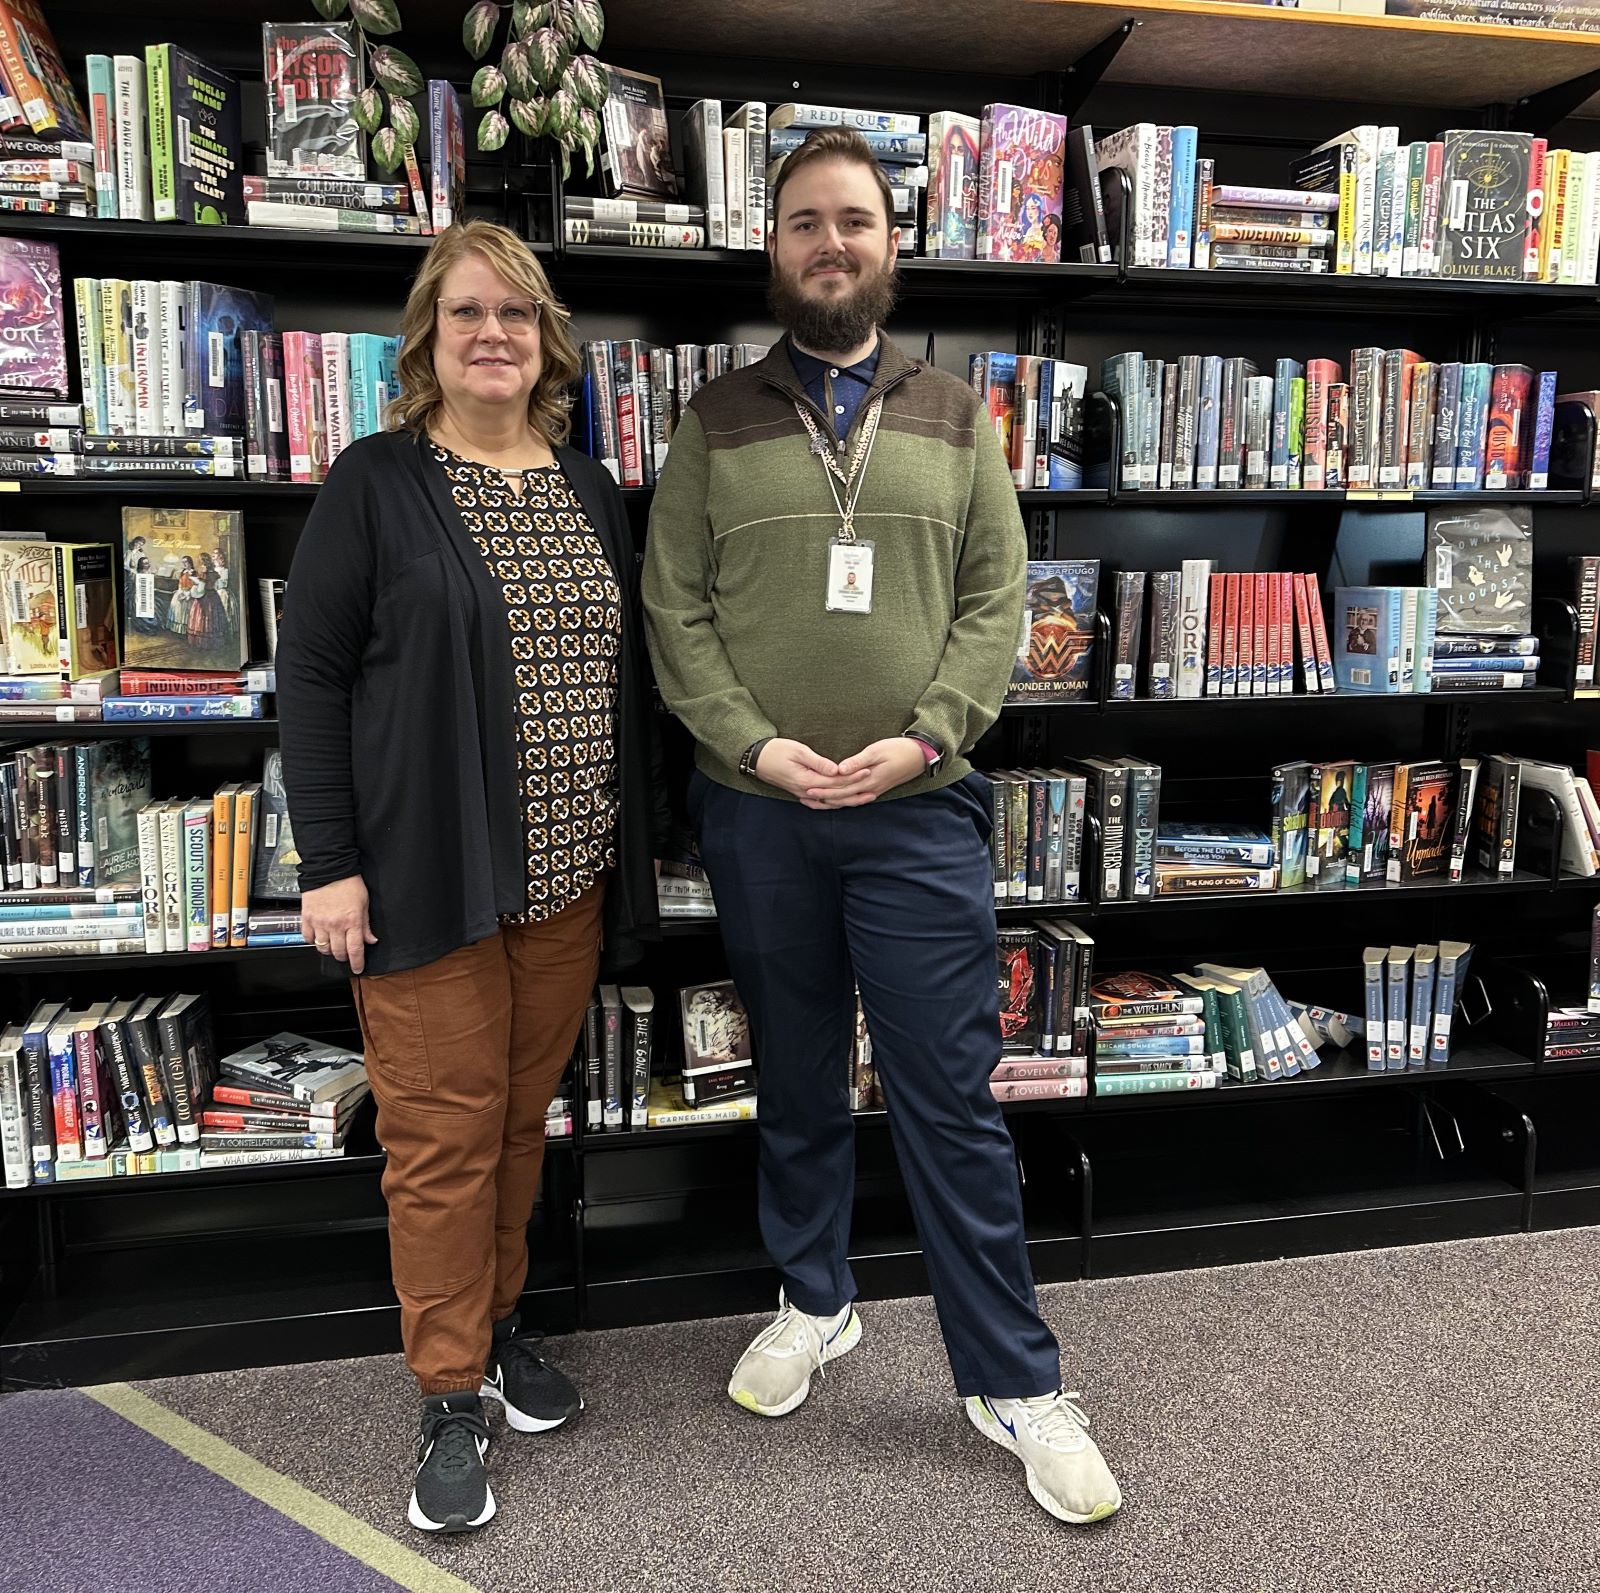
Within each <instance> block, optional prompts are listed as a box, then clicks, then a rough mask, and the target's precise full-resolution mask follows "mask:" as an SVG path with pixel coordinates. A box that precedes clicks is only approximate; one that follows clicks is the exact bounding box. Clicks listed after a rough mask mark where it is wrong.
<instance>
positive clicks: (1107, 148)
mask: <svg viewBox="0 0 1600 1593" xmlns="http://www.w3.org/2000/svg"><path fill="white" fill-rule="evenodd" d="M1157 142H1158V134H1157V131H1156V126H1155V123H1153V122H1136V123H1135V124H1134V125H1133V126H1131V127H1124V128H1122V129H1121V130H1120V131H1118V132H1115V133H1109V134H1107V135H1106V137H1104V138H1102V139H1100V140H1098V141H1097V142H1096V144H1095V146H1094V161H1095V169H1096V171H1097V172H1107V171H1124V172H1126V173H1127V174H1128V181H1129V182H1130V183H1131V184H1132V185H1133V197H1132V205H1133V213H1132V214H1131V215H1130V216H1128V217H1127V225H1126V231H1127V234H1128V236H1129V238H1131V239H1132V248H1133V259H1132V260H1131V261H1128V262H1127V263H1128V264H1129V265H1133V266H1159V265H1162V264H1164V263H1165V251H1163V257H1162V259H1159V260H1158V259H1156V257H1155V242H1154V233H1153V231H1152V225H1153V223H1152V218H1151V214H1150V213H1151V211H1152V209H1153V208H1154V196H1155V180H1156V152H1157V151H1156V145H1157ZM1161 226H1162V230H1163V235H1164V234H1165V227H1166V222H1165V219H1163V220H1162V222H1161Z"/></svg>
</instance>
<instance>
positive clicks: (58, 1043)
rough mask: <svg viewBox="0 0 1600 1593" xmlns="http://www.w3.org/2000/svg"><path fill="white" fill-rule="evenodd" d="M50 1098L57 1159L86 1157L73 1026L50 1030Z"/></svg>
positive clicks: (64, 1160) (59, 1160)
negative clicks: (52, 1109)
mask: <svg viewBox="0 0 1600 1593" xmlns="http://www.w3.org/2000/svg"><path fill="white" fill-rule="evenodd" d="M49 1045H50V1099H51V1103H52V1105H53V1108H54V1118H55V1130H56V1134H55V1139H56V1160H57V1161H58V1162H78V1161H82V1160H83V1130H82V1127H81V1125H80V1123H79V1119H78V1054H77V1047H76V1045H75V1044H74V1042H73V1037H72V1030H71V1029H70V1028H66V1027H64V1026H58V1027H57V1028H54V1029H52V1030H51V1031H50V1038H49Z"/></svg>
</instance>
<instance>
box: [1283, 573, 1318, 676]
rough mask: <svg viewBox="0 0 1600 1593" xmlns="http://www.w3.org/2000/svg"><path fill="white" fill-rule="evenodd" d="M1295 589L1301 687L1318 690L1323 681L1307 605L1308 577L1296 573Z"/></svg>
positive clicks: (1291, 582) (1292, 580) (1292, 581)
mask: <svg viewBox="0 0 1600 1593" xmlns="http://www.w3.org/2000/svg"><path fill="white" fill-rule="evenodd" d="M1289 584H1290V586H1291V587H1292V588H1293V590H1294V617H1295V624H1296V626H1297V628H1298V629H1299V632H1300V689H1301V690H1302V691H1306V692H1312V691H1318V690H1320V689H1321V686H1322V682H1321V680H1320V679H1319V678H1318V676H1317V654H1316V648H1315V645H1314V644H1313V642H1312V640H1311V611H1310V609H1308V608H1307V607H1306V578H1305V576H1303V575H1295V576H1293V577H1292V579H1291V580H1290V583H1289Z"/></svg>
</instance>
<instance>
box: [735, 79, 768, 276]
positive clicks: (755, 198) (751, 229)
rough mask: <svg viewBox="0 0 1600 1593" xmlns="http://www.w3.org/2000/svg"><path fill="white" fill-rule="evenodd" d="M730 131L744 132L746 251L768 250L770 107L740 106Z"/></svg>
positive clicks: (750, 104)
mask: <svg viewBox="0 0 1600 1593" xmlns="http://www.w3.org/2000/svg"><path fill="white" fill-rule="evenodd" d="M728 126H729V127H738V128H741V129H743V131H744V141H745V153H744V161H745V180H744V240H745V241H744V247H745V248H746V249H765V248H766V246H767V107H766V106H765V105H764V104H763V103H762V102H761V101H760V100H752V101H750V103H749V104H748V105H741V106H740V107H739V109H738V110H737V111H735V112H734V113H733V115H732V116H730V117H729V118H728Z"/></svg>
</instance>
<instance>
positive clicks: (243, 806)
mask: <svg viewBox="0 0 1600 1593" xmlns="http://www.w3.org/2000/svg"><path fill="white" fill-rule="evenodd" d="M260 799H261V782H260V781H259V780H252V781H250V782H249V783H248V784H246V785H241V786H240V787H239V789H238V792H237V794H236V795H235V796H234V799H233V897H232V909H233V911H232V917H231V918H230V919H229V921H228V944H229V945H230V946H247V945H249V943H250V861H251V859H252V858H253V857H254V856H255V851H256V813H257V811H258V810H259V808H260V806H261V800H260Z"/></svg>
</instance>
